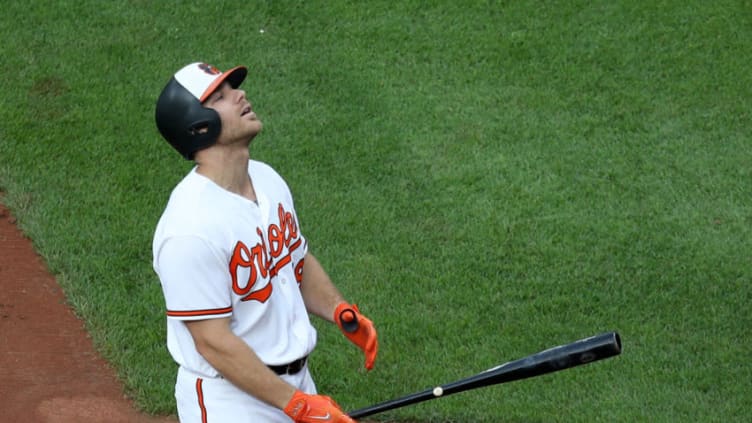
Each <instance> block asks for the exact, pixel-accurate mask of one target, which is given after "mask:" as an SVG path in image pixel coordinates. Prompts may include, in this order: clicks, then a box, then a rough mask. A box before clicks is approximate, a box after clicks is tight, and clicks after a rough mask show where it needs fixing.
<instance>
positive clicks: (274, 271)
mask: <svg viewBox="0 0 752 423" xmlns="http://www.w3.org/2000/svg"><path fill="white" fill-rule="evenodd" d="M301 243H302V240H301V239H300V238H298V240H297V241H295V242H293V243H292V244H290V247H288V248H287V254H285V256H284V257H282V258H281V259H279V260H278V261H277V263H275V264H274V267H272V268H271V269H269V274H270V275H271V276H272V277H274V276H277V274H278V273H279V271H280V270H282V268H283V267H285V266H287V265H288V264H289V263H290V261H291V260H292V257H291V255H292V252H293V251H295V250H297V249H298V247H300V244H301Z"/></svg>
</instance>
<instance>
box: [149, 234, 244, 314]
mask: <svg viewBox="0 0 752 423" xmlns="http://www.w3.org/2000/svg"><path fill="white" fill-rule="evenodd" d="M156 268H157V274H158V275H159V279H160V282H161V284H162V291H163V293H164V297H165V303H166V307H167V317H168V318H172V319H178V320H202V319H211V318H221V317H228V316H230V315H231V314H232V287H231V283H230V281H229V276H228V272H227V263H225V262H224V261H223V260H222V259H221V256H220V254H218V253H217V252H216V250H215V249H214V248H212V247H211V245H210V244H209V243H208V242H206V241H205V240H203V239H202V238H200V237H196V236H181V237H172V238H168V239H167V240H166V241H165V242H164V243H163V244H162V247H161V248H160V250H159V252H158V255H157V259H156Z"/></svg>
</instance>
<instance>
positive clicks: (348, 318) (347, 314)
mask: <svg viewBox="0 0 752 423" xmlns="http://www.w3.org/2000/svg"><path fill="white" fill-rule="evenodd" d="M339 321H340V323H341V324H342V330H344V331H345V332H347V333H353V332H355V331H356V330H358V316H356V315H355V311H354V310H352V309H349V308H348V309H345V310H342V312H341V313H340V314H339Z"/></svg>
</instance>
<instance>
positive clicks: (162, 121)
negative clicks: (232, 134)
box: [155, 62, 248, 160]
mask: <svg viewBox="0 0 752 423" xmlns="http://www.w3.org/2000/svg"><path fill="white" fill-rule="evenodd" d="M247 74H248V70H247V69H246V68H245V67H244V66H236V67H234V68H232V69H230V70H228V71H227V72H220V71H219V69H217V68H215V67H214V66H211V65H207V64H206V63H200V62H198V63H192V64H190V65H188V66H185V67H183V68H182V69H180V70H179V71H178V72H177V73H175V75H173V77H172V78H171V79H170V82H168V83H167V85H166V86H165V87H164V89H163V90H162V93H161V94H160V95H159V99H158V100H157V107H156V112H155V118H156V121H157V128H158V129H159V132H160V133H161V134H162V136H163V137H164V138H165V139H166V140H167V142H169V143H170V145H172V146H173V147H174V148H175V149H176V150H177V151H178V152H179V153H180V154H182V155H183V157H185V158H186V159H188V160H193V155H194V154H195V153H196V152H197V151H198V150H201V149H204V148H206V147H209V146H211V145H212V144H214V143H215V142H216V141H217V138H218V137H219V133H220V132H221V131H222V122H221V120H220V118H219V114H218V113H217V112H216V111H214V110H213V109H209V108H206V107H204V106H203V105H202V103H203V102H204V101H205V100H206V99H207V97H209V96H210V95H211V93H213V92H214V90H216V89H217V88H218V87H219V86H220V85H221V84H222V82H224V81H227V82H229V83H230V85H231V86H232V87H233V88H237V87H238V86H240V84H241V83H242V82H243V80H245V77H246V75H247Z"/></svg>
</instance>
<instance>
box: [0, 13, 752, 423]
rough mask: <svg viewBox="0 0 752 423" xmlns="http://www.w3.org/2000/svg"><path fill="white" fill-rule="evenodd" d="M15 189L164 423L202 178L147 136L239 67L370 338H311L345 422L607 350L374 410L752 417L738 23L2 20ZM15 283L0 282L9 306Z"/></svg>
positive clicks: (37, 236)
mask: <svg viewBox="0 0 752 423" xmlns="http://www.w3.org/2000/svg"><path fill="white" fill-rule="evenodd" d="M0 34H2V39H3V43H1V44H0V57H1V58H0V66H1V69H2V72H3V78H2V79H0V88H1V89H2V93H3V95H2V96H0V104H1V107H0V190H2V191H3V192H4V197H3V201H4V202H5V203H6V204H7V205H8V206H9V207H10V208H11V210H12V212H13V213H14V214H15V215H16V217H17V218H18V223H19V225H20V226H21V228H22V229H23V230H24V231H25V233H26V234H27V235H28V236H29V237H30V238H31V239H32V240H33V241H34V244H35V247H36V249H37V250H38V251H39V252H40V254H41V255H42V256H43V257H44V258H45V259H46V261H47V263H48V264H49V266H50V268H51V270H52V271H53V272H54V273H55V274H56V276H57V278H58V280H59V282H60V283H61V285H62V286H63V288H64V290H65V292H66V294H67V296H68V299H69V301H70V304H71V305H72V307H73V308H74V309H75V310H76V312H77V313H78V314H79V315H80V316H81V317H82V318H83V319H85V320H86V321H87V322H88V328H89V330H90V332H91V334H92V337H93V339H94V341H95V344H96V346H97V348H98V349H99V350H100V351H101V353H102V354H103V355H104V356H105V357H106V358H107V359H108V360H109V361H110V362H112V363H113V365H114V366H115V367H116V368H117V370H118V373H119V376H120V378H121V379H122V381H123V382H124V384H125V386H126V388H127V390H128V393H129V394H131V395H132V396H134V397H135V399H136V401H137V403H138V405H139V406H140V407H141V408H143V409H144V410H145V411H147V412H150V413H155V414H169V413H172V412H174V402H173V392H172V390H173V385H174V375H175V371H176V369H175V366H174V365H173V363H172V361H171V359H170V357H169V355H168V353H167V351H166V348H165V346H164V320H165V316H164V303H163V299H162V296H161V290H160V287H159V283H158V280H157V278H156V276H155V274H154V273H153V271H152V269H151V237H152V231H153V230H154V226H155V225H156V222H157V219H158V218H159V215H160V213H161V211H162V208H163V207H164V205H165V202H166V200H167V197H168V195H169V193H170V190H171V189H172V187H173V185H174V184H175V183H177V181H179V180H180V179H181V178H182V176H183V175H184V174H185V173H186V172H187V171H188V169H189V168H190V165H191V164H190V163H188V162H186V161H184V160H182V159H181V158H180V157H179V156H178V155H177V154H176V153H175V152H174V151H173V150H171V149H170V147H169V146H168V145H167V144H166V143H165V142H164V141H162V140H161V138H160V136H159V134H158V132H157V130H156V127H155V124H154V118H153V113H154V104H155V101H156V97H157V96H158V94H159V91H160V90H161V88H162V87H163V86H164V84H165V83H166V82H167V80H168V79H169V77H170V75H171V74H172V73H173V72H174V71H176V70H177V69H178V68H180V67H181V66H183V65H184V64H187V63H189V62H192V61H196V60H203V61H208V62H210V63H213V64H215V65H217V66H219V67H220V68H227V67H230V66H234V65H236V64H245V65H247V66H249V68H250V76H249V79H248V80H247V82H246V83H245V85H244V87H245V89H246V91H247V93H248V96H249V98H250V99H251V101H252V102H253V103H254V108H255V109H256V111H257V114H258V115H259V116H260V118H261V119H262V120H263V121H264V124H265V129H264V132H263V133H262V134H261V135H260V136H259V137H258V138H257V139H256V140H255V141H254V143H253V145H252V146H251V155H252V157H254V158H256V159H259V160H262V161H265V162H267V163H269V164H271V165H272V166H274V167H275V168H276V169H277V170H278V171H279V172H280V173H281V174H282V175H283V176H284V177H285V178H286V179H287V181H288V183H289V184H290V186H291V188H292V190H293V192H294V193H295V195H296V206H297V209H298V214H299V217H300V220H301V222H300V223H301V228H302V230H303V232H304V233H305V234H306V235H307V237H308V239H309V242H310V245H311V251H312V252H314V253H315V254H316V255H317V256H318V258H319V259H320V261H321V262H322V263H323V264H324V266H325V268H326V269H327V270H328V271H329V273H330V275H331V276H332V278H333V279H334V280H335V281H336V282H337V283H338V285H339V287H340V288H341V290H342V291H343V292H344V293H345V294H346V296H347V297H348V298H350V299H351V300H352V301H354V302H356V303H358V304H359V306H360V308H361V310H362V311H364V313H365V314H366V315H368V316H369V317H371V318H372V319H373V320H374V322H375V323H376V325H377V328H378V329H379V335H380V344H381V349H380V356H379V359H378V361H377V364H376V369H375V370H374V371H372V372H370V373H368V374H366V373H364V372H362V371H361V370H360V368H361V366H362V356H361V354H360V353H359V351H358V350H357V349H356V348H355V347H353V346H351V345H350V344H349V343H348V342H347V340H346V339H345V338H344V337H343V336H341V334H340V333H339V331H338V330H337V329H336V328H335V327H333V326H330V325H325V324H323V323H322V322H321V321H319V320H316V321H315V322H314V323H315V324H316V326H317V327H318V328H319V339H320V342H319V346H318V348H317V350H316V352H315V353H314V356H313V359H312V368H313V371H314V374H315V377H316V379H317V383H318V385H319V389H320V391H322V392H324V393H326V394H328V395H331V396H332V397H334V398H335V399H336V400H337V401H338V402H339V403H340V404H341V405H342V406H343V408H345V409H348V410H349V409H355V408H360V407H364V406H367V405H370V404H372V403H375V402H380V401H383V400H387V399H391V398H394V397H397V396H401V395H403V394H407V393H411V392H415V391H420V390H423V389H425V388H428V387H431V386H434V385H436V384H438V383H442V382H450V381H454V380H456V379H459V378H462V377H465V376H470V375H472V374H474V373H476V372H478V371H481V370H484V369H487V368H489V367H492V366H495V365H497V364H499V363H502V362H505V361H509V360H512V359H517V358H520V357H523V356H525V355H528V354H530V353H533V352H537V351H539V350H542V349H545V348H547V347H551V346H554V345H558V344H563V343H567V342H570V341H574V340H576V339H580V338H583V337H586V336H589V335H593V334H596V333H600V332H605V331H610V330H616V331H619V333H620V334H621V336H622V339H623V343H624V351H623V354H622V355H621V356H619V357H617V358H614V359H611V360H607V361H603V362H599V363H594V364H592V365H589V366H584V367H578V368H576V369H571V370H567V371H564V372H560V373H557V374H553V375H546V376H542V377H539V378H535V379H529V380H525V381H520V382H514V383H510V384H504V385H498V386H495V387H490V388H484V389H480V390H474V391H471V392H465V393H461V394H457V395H454V396H450V397H447V398H444V399H441V400H436V401H430V402H427V403H423V404H419V405H416V406H412V407H407V408H403V409H400V410H397V411H394V412H388V413H384V414H380V415H377V416H374V417H375V418H377V419H383V420H390V421H405V422H408V421H409V422H415V421H419V422H509V423H522V422H526V423H527V422H541V423H542V422H592V421H603V422H637V421H640V422H642V421H644V422H648V421H649V422H731V421H739V422H741V421H746V420H747V419H748V418H749V413H750V410H751V409H752V400H751V399H750V394H749V392H750V388H752V386H751V385H752V364H751V363H752V360H751V359H752V347H751V346H750V345H751V344H750V341H749V336H748V335H749V329H750V327H752V313H751V312H750V304H751V303H752V287H751V286H750V278H751V277H752V271H751V269H752V197H751V195H752V187H751V185H750V184H751V183H752V144H751V143H750V141H751V138H750V134H752V120H751V118H752V113H751V111H752V71H750V59H752V43H750V40H752V1H749V0H735V1H731V0H725V1H717V2H706V1H698V0H689V1H678V0H674V1H669V0H665V1H600V0H597V1H575V0H573V1H532V0H519V1H454V2H448V1H447V2H419V1H414V0H410V1H402V2H390V1H369V2H345V1H332V2H301V1H276V2H271V1H266V2H240V1H214V2H189V1H146V0H129V1H118V2H115V1H112V2H100V1H84V0H79V1H73V0H67V1H65V0H61V1H55V2H47V1H39V0H31V1H20V0H19V1H17V0H10V1H6V2H4V3H3V13H2V15H1V16H0ZM0 283H1V282H0Z"/></svg>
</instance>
